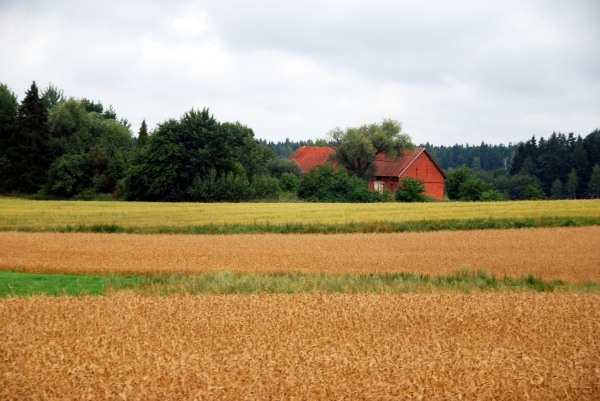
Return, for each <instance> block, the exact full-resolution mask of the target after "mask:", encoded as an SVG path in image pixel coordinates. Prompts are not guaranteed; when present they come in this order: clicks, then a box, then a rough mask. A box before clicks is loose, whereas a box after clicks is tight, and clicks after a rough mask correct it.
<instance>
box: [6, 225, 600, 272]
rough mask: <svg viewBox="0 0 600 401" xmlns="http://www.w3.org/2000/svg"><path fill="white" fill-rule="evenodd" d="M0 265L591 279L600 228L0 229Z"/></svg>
mask: <svg viewBox="0 0 600 401" xmlns="http://www.w3.org/2000/svg"><path fill="white" fill-rule="evenodd" d="M0 244H2V246H0V268H4V269H14V270H19V271H25V272H63V273H111V272H115V273H126V272H133V273H202V272H207V271H222V270H227V271H233V272H240V273H251V272H257V273H266V272H286V271H287V272H289V271H304V272H307V273H316V272H327V273H333V274H341V273H363V274H364V273H386V272H412V273H422V274H428V275H433V276H435V275H437V274H442V275H450V274H453V273H455V272H456V271H457V270H460V269H461V268H462V267H464V266H465V265H468V266H470V267H471V268H473V269H478V268H484V269H486V270H487V272H488V273H494V274H496V275H498V276H503V275H504V274H508V275H510V276H517V275H520V274H526V273H533V274H535V275H536V276H540V275H541V277H542V278H543V279H564V280H568V281H571V282H577V283H581V282H585V281H596V282H599V281H600V252H599V251H598V250H599V249H600V227H598V226H592V227H567V228H538V229H520V230H514V229H513V230H483V231H438V232H426V233H395V234H338V235H323V234H315V235H306V234H305V235H302V234H285V235H282V234H245V235H220V236H219V235H136V234H93V233H70V234H59V233H24V232H0Z"/></svg>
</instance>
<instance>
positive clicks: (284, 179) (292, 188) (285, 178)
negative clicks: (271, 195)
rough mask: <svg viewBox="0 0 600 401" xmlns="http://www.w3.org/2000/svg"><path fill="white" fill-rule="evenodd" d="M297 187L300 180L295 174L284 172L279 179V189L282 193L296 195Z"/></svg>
mask: <svg viewBox="0 0 600 401" xmlns="http://www.w3.org/2000/svg"><path fill="white" fill-rule="evenodd" d="M299 186H300V180H299V179H298V177H297V176H296V175H295V174H292V173H287V172H285V173H283V174H282V175H281V178H280V179H279V187H280V188H281V190H282V191H284V192H292V193H296V192H297V191H298V187H299Z"/></svg>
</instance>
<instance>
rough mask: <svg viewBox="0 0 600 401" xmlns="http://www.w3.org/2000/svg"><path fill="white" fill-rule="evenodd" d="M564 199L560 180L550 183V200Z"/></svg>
mask: <svg viewBox="0 0 600 401" xmlns="http://www.w3.org/2000/svg"><path fill="white" fill-rule="evenodd" d="M564 197H565V194H564V191H563V185H562V181H561V180H560V178H557V179H556V180H554V182H553V183H552V189H551V196H550V199H563V198H564Z"/></svg>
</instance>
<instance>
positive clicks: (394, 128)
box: [328, 119, 414, 180]
mask: <svg viewBox="0 0 600 401" xmlns="http://www.w3.org/2000/svg"><path fill="white" fill-rule="evenodd" d="M328 135H329V137H330V139H331V142H332V143H333V146H334V147H335V148H336V149H335V151H334V152H332V153H331V156H330V157H331V160H332V161H334V162H335V163H337V165H338V166H343V167H344V168H345V169H346V171H348V174H350V175H356V176H358V177H359V178H362V179H365V180H368V179H370V178H372V177H374V176H375V174H376V173H377V167H376V166H375V158H376V156H377V155H379V154H385V155H386V156H387V157H388V158H397V157H402V156H403V152H404V151H406V150H411V149H414V145H413V143H412V142H411V139H410V136H408V135H407V134H405V133H402V125H401V124H400V122H398V121H396V120H391V119H385V120H383V122H382V123H381V124H371V125H363V126H360V127H358V128H347V129H346V130H342V129H340V128H335V129H333V130H331V131H329V133H328Z"/></svg>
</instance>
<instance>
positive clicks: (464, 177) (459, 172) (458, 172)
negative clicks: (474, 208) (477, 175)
mask: <svg viewBox="0 0 600 401" xmlns="http://www.w3.org/2000/svg"><path fill="white" fill-rule="evenodd" d="M471 178H473V173H472V172H471V169H469V168H468V167H467V166H465V165H462V166H460V167H459V168H457V169H451V170H450V171H448V178H447V179H446V182H445V186H446V194H447V195H448V198H449V199H452V200H458V199H460V197H461V194H460V185H461V184H462V183H464V182H466V181H468V180H469V179H471Z"/></svg>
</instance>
